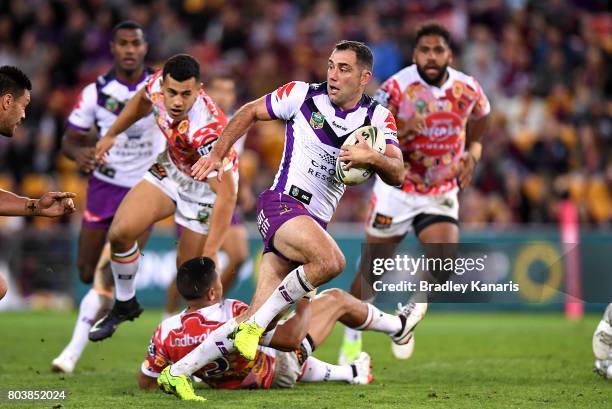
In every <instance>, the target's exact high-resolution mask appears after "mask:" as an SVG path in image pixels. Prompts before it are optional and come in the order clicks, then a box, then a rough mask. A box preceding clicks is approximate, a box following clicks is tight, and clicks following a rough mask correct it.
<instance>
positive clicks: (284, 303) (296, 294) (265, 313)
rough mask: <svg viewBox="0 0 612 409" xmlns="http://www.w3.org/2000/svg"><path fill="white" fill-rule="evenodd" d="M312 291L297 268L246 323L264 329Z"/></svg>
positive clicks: (300, 270) (300, 268) (301, 269)
mask: <svg viewBox="0 0 612 409" xmlns="http://www.w3.org/2000/svg"><path fill="white" fill-rule="evenodd" d="M313 289H314V287H313V286H312V284H310V282H309V281H308V279H307V278H306V274H305V273H304V267H303V266H299V267H298V268H296V269H295V270H293V271H291V272H290V273H289V274H287V277H285V279H284V280H283V281H282V282H281V283H280V285H279V286H278V287H277V288H276V290H274V292H273V293H272V295H271V296H270V297H269V298H268V299H267V300H266V302H264V304H263V305H262V306H261V307H260V308H259V309H258V310H257V311H256V312H255V314H254V315H253V316H252V317H251V318H249V319H248V320H247V321H248V322H253V321H254V322H256V323H257V325H259V326H260V327H261V328H266V327H267V326H268V324H269V323H270V322H271V321H272V320H273V319H274V317H276V316H277V315H278V314H279V313H280V312H281V311H284V310H285V309H286V308H287V307H288V306H289V305H290V304H293V303H294V302H295V301H297V300H299V299H300V298H302V297H303V296H304V294H306V293H307V292H309V291H312V290H313Z"/></svg>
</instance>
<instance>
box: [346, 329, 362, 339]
mask: <svg viewBox="0 0 612 409" xmlns="http://www.w3.org/2000/svg"><path fill="white" fill-rule="evenodd" d="M344 339H346V340H347V341H350V342H356V341H359V340H360V339H361V331H359V330H358V329H354V328H349V327H344Z"/></svg>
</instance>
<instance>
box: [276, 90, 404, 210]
mask: <svg viewBox="0 0 612 409" xmlns="http://www.w3.org/2000/svg"><path fill="white" fill-rule="evenodd" d="M266 108H267V110H268V114H269V115H270V117H271V118H272V119H281V120H283V121H285V123H286V130H285V149H284V152H283V159H282V161H281V164H280V167H279V169H278V172H277V173H276V177H275V179H274V184H273V185H272V187H271V190H273V191H275V192H279V193H284V194H286V195H289V196H292V197H293V198H295V199H297V200H299V201H300V202H302V203H303V204H304V206H305V207H306V209H307V210H308V211H309V212H310V213H311V214H312V215H314V216H316V217H318V218H319V219H321V220H324V221H326V222H329V221H330V220H331V218H332V216H333V214H334V212H335V211H336V207H337V206H338V202H339V201H340V198H341V197H342V195H343V194H344V191H345V189H346V186H345V185H344V183H342V182H341V181H340V179H338V176H337V175H336V160H337V158H338V154H339V153H340V148H341V147H342V144H343V143H344V141H345V140H346V139H347V138H348V136H349V135H350V134H351V133H353V131H355V130H356V129H358V128H361V127H362V126H366V125H373V126H376V127H377V128H378V129H379V131H380V132H381V133H382V134H383V135H384V136H385V141H386V143H387V144H391V145H395V146H397V145H398V142H397V127H396V125H395V119H394V118H393V115H391V112H389V110H388V109H387V108H385V107H383V106H381V105H380V104H379V103H377V102H376V101H374V100H373V99H372V98H370V97H369V96H367V95H365V94H364V95H363V96H362V98H361V100H360V101H359V102H358V103H357V105H356V106H355V107H353V108H352V109H349V110H346V111H342V110H340V109H339V108H338V107H337V106H336V105H334V103H333V102H332V101H331V99H330V98H329V95H328V94H327V83H321V84H308V83H305V82H300V81H294V82H290V83H288V84H285V85H283V86H282V87H280V88H278V89H277V90H276V91H273V92H272V93H270V94H268V95H267V96H266Z"/></svg>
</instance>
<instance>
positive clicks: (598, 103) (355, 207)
mask: <svg viewBox="0 0 612 409" xmlns="http://www.w3.org/2000/svg"><path fill="white" fill-rule="evenodd" d="M605 3H606V2H605V1H598V0H587V1H562V0H550V1H526V0H475V1H442V0H428V1H402V0H379V1H355V0H338V1H330V0H320V1H306V0H296V1H287V0H275V1H267V0H243V1H224V0H157V1H135V0H132V1H128V0H82V1H76V0H63V1H59V0H57V1H44V0H20V1H9V0H6V1H0V65H5V64H10V65H16V66H19V67H20V68H21V69H23V70H24V71H25V72H26V73H27V74H28V75H29V76H30V78H31V79H32V81H33V86H34V89H33V92H32V103H31V105H30V107H29V108H28V118H27V120H26V121H25V123H24V125H23V126H22V127H21V128H20V129H19V131H18V132H17V133H16V134H15V136H14V138H12V139H7V138H1V139H0V172H1V173H0V187H3V188H10V189H12V190H15V191H20V192H23V193H24V194H29V195H35V193H36V192H39V191H41V190H43V189H46V188H49V187H52V188H58V189H59V188H61V189H64V190H72V191H76V192H77V193H78V194H80V196H81V198H82V197H83V195H84V186H85V185H84V181H85V178H84V177H83V175H79V174H78V172H77V170H76V168H75V167H74V165H73V164H72V163H71V162H69V161H68V160H67V159H66V158H64V157H63V155H62V154H61V153H60V143H61V138H62V135H63V132H64V127H65V120H66V117H67V115H68V113H69V112H70V109H71V107H72V106H73V104H74V102H75V99H76V97H77V95H78V93H79V91H80V89H81V88H82V87H83V86H84V85H85V84H86V83H88V82H90V81H92V80H94V79H95V78H96V76H97V75H99V74H102V73H104V72H105V71H107V70H108V69H109V68H110V66H111V63H112V60H111V56H110V52H109V41H110V37H111V29H112V27H113V25H114V24H115V23H117V22H118V21H121V20H123V19H132V20H135V21H137V22H139V23H140V24H141V25H142V26H143V27H145V35H146V38H147V40H148V42H149V54H148V62H149V64H151V65H156V66H160V65H161V64H163V61H164V59H166V58H167V57H169V56H171V55H173V54H176V53H179V52H187V53H190V54H192V55H194V56H196V57H197V58H198V60H199V61H200V63H201V66H202V70H203V75H204V78H205V79H206V78H210V77H211V76H212V75H215V74H217V73H224V74H227V73H230V74H231V75H232V76H234V77H235V78H236V80H237V84H238V89H239V100H240V101H241V102H245V101H248V100H250V99H252V98H256V97H259V96H261V95H263V94H265V93H267V92H270V91H271V90H273V89H274V88H275V87H277V86H279V85H281V84H283V83H285V82H287V81H289V80H304V81H310V82H320V81H324V80H325V72H326V66H327V64H326V60H327V57H328V55H329V52H330V50H331V49H332V47H333V44H334V43H335V42H336V41H338V40H339V39H342V38H347V39H354V40H361V41H364V42H366V43H367V44H368V45H369V46H370V47H371V48H372V50H373V52H374V56H375V61H376V62H375V65H374V76H375V81H373V84H372V85H371V87H370V92H372V91H373V90H374V89H375V88H376V86H377V85H378V84H380V82H382V81H384V80H385V79H386V78H387V77H389V76H390V75H392V74H393V73H395V72H396V71H398V70H399V69H401V68H402V67H404V66H406V65H408V64H410V63H411V55H412V44H413V39H414V34H415V32H416V30H417V28H418V26H419V24H420V23H422V22H424V21H427V20H433V19H435V20H437V21H438V22H440V23H442V24H443V25H445V26H446V27H447V28H448V29H449V30H450V32H451V34H452V35H453V44H452V48H453V50H454V55H455V58H454V62H453V65H454V66H455V67H456V68H458V69H460V70H463V71H465V72H467V73H468V74H470V75H473V76H474V77H475V78H476V79H477V80H478V81H479V82H480V84H481V85H482V86H483V88H484V91H485V92H486V93H487V95H488V96H489V98H490V100H491V103H492V108H493V111H492V114H491V118H492V119H491V126H490V129H489V131H488V132H487V134H486V136H485V139H484V154H483V158H482V161H481V162H480V164H479V165H478V169H477V173H476V175H475V179H474V181H473V186H472V187H471V188H469V189H467V190H466V191H464V192H463V193H462V199H461V200H462V206H461V219H462V221H463V222H464V223H466V225H467V226H470V225H478V224H479V223H489V224H491V225H493V226H498V227H504V226H507V225H509V224H514V223H548V222H555V221H556V220H557V218H558V207H559V203H560V201H561V200H564V199H570V200H572V201H574V203H576V205H577V206H578V209H579V215H580V220H581V221H582V222H583V223H585V224H589V225H592V226H609V225H610V223H611V222H612V99H611V91H612V90H611V87H612V77H611V70H610V67H611V64H610V58H611V54H612V15H611V14H610V12H607V11H606V9H605ZM247 148H249V150H250V153H249V154H248V155H247V156H246V157H245V159H244V161H245V162H246V163H245V169H246V170H247V171H249V172H252V173H253V174H254V177H255V179H254V180H255V182H254V184H253V186H252V188H253V190H254V192H255V193H258V192H259V191H262V190H263V189H265V188H267V187H268V186H269V184H270V183H271V180H272V178H273V175H274V171H275V170H276V167H277V163H278V161H279V158H280V155H281V153H282V149H283V126H282V124H280V123H278V122H268V123H262V124H260V125H259V126H257V127H256V128H255V129H253V130H252V131H251V132H250V135H249V138H248V140H247ZM256 157H257V158H259V159H258V161H257V163H256V162H255V161H254V159H253V158H256ZM368 200H369V192H368V187H367V186H360V187H358V188H353V189H349V191H348V192H347V197H345V199H344V200H343V204H341V206H340V208H339V211H338V214H337V216H336V220H337V221H361V220H363V218H364V217H365V214H366V211H367V205H368ZM81 203H82V201H81ZM81 208H82V206H81ZM73 220H74V222H77V220H76V219H73ZM43 222H44V221H43ZM65 222H69V221H68V220H66V221H65ZM41 223H42V222H41Z"/></svg>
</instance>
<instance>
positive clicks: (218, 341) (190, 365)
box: [170, 318, 238, 376]
mask: <svg viewBox="0 0 612 409" xmlns="http://www.w3.org/2000/svg"><path fill="white" fill-rule="evenodd" d="M237 325H238V324H237V323H236V320H235V319H233V318H232V319H231V320H229V321H227V322H226V323H225V324H223V325H221V326H220V327H219V328H217V329H216V330H214V331H213V332H211V333H210V334H208V336H207V337H206V339H205V340H204V341H203V342H202V343H201V344H200V345H198V346H197V347H196V348H195V349H193V350H192V351H191V352H190V353H188V354H187V355H185V356H184V357H183V358H181V359H180V360H178V361H177V362H175V363H174V364H172V366H171V367H170V374H171V375H173V376H177V375H185V376H191V375H193V373H194V372H196V371H197V370H198V369H200V368H202V367H203V366H204V365H206V364H207V363H209V362H213V361H214V360H216V359H218V358H221V357H222V356H224V355H228V354H229V353H231V352H232V351H234V343H233V342H232V341H231V340H229V339H228V336H229V335H230V334H231V333H232V332H234V329H235V328H236V326H237Z"/></svg>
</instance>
